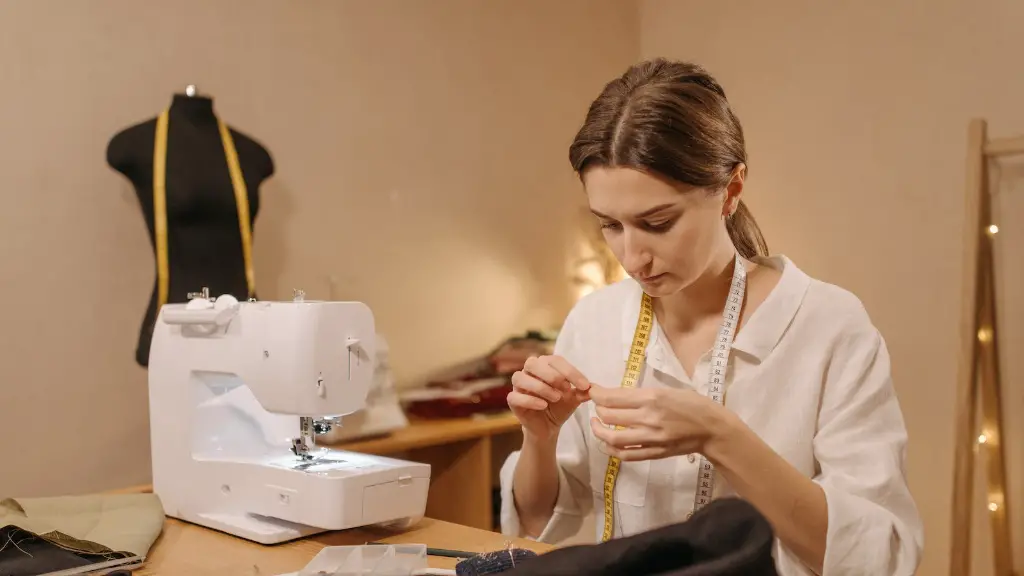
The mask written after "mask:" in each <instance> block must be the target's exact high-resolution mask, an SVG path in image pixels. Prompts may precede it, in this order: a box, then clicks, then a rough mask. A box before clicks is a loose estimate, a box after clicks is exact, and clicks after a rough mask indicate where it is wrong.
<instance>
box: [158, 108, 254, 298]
mask: <svg viewBox="0 0 1024 576" xmlns="http://www.w3.org/2000/svg"><path fill="white" fill-rule="evenodd" d="M169 121H170V110H164V111H163V112H161V113H160V116H159V117H157V120H156V145H155V146H154V148H153V220H154V226H153V228H154V231H155V233H156V273H157V307H156V309H157V312H159V311H160V308H161V307H163V305H164V304H166V303H167V292H168V290H169V288H168V286H169V283H170V280H169V275H170V272H169V270H168V265H167V125H168V123H169ZM217 125H218V128H219V129H220V139H221V142H222V143H223V144H224V155H225V156H226V157H227V163H228V171H229V172H230V173H231V186H232V187H233V188H234V189H235V205H236V206H237V208H238V227H239V229H240V230H241V232H242V258H243V259H244V260H245V282H246V284H247V285H248V291H249V298H252V297H254V295H255V294H256V274H255V272H254V271H253V265H252V230H251V228H250V226H249V193H248V190H247V189H246V187H245V179H244V178H242V168H241V165H240V164H239V163H238V152H237V151H236V150H235V141H234V140H233V139H232V138H231V131H230V130H228V127H227V125H226V124H224V122H222V121H221V120H220V119H219V118H218V119H217ZM197 289H198V287H197Z"/></svg>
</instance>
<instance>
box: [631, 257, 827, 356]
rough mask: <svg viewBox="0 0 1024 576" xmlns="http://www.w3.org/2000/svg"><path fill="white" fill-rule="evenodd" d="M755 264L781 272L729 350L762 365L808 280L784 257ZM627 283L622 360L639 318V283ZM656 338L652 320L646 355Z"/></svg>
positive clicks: (653, 348)
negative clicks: (754, 359)
mask: <svg viewBox="0 0 1024 576" xmlns="http://www.w3.org/2000/svg"><path fill="white" fill-rule="evenodd" d="M757 262H758V263H759V264H762V265H766V266H771V267H773V268H776V269H781V270H782V277H781V278H780V279H779V282H778V284H776V285H775V288H773V289H772V291H771V292H770V293H769V294H768V297H767V298H766V299H765V301H764V302H762V303H761V305H760V306H758V308H757V310H755V311H754V314H753V315H752V316H751V317H750V318H749V319H747V322H746V324H744V326H743V328H742V329H740V331H739V332H738V333H737V334H736V339H735V340H734V341H733V345H732V349H733V350H734V351H738V352H743V353H746V354H749V355H750V356H753V357H754V358H756V359H757V361H758V362H763V361H764V359H765V358H766V357H767V356H768V354H769V353H770V352H771V351H772V350H774V349H775V346H776V345H777V344H778V343H779V340H781V339H782V335H783V334H785V332H786V329H787V328H788V327H789V325H790V323H791V322H792V320H793V318H794V317H795V316H796V312H797V310H799V308H800V303H801V302H803V298H804V294H806V292H807V288H808V287H809V286H810V283H811V279H810V277H809V276H807V274H805V273H804V272H803V271H802V270H800V269H799V268H797V267H796V265H795V264H793V262H792V261H791V260H790V259H789V258H787V257H786V256H784V255H778V256H773V257H770V258H762V259H758V260H757ZM627 282H628V283H629V295H628V297H627V298H626V301H625V306H624V308H623V310H622V355H623V359H625V358H628V357H629V350H630V346H631V345H632V344H633V333H634V331H635V330H636V321H637V318H638V317H639V316H640V296H641V294H642V293H643V292H642V289H641V288H640V284H638V283H637V282H636V281H634V280H632V279H628V280H627ZM660 337H661V329H660V328H659V326H658V321H657V319H655V320H654V325H653V326H652V329H651V336H650V340H649V341H648V343H647V351H648V353H650V352H651V351H657V350H661V349H662V347H659V346H657V343H658V340H659V338H660ZM648 360H649V361H651V360H656V361H657V362H658V363H661V362H662V361H663V360H664V359H663V358H648Z"/></svg>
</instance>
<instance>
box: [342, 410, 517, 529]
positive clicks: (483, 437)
mask: <svg viewBox="0 0 1024 576" xmlns="http://www.w3.org/2000/svg"><path fill="white" fill-rule="evenodd" d="M522 438H523V436H522V428H521V426H520V424H519V421H518V420H516V418H515V416H513V415H512V413H511V412H503V413H500V414H498V415H495V416H484V417H474V418H454V419H447V420H413V421H411V422H410V424H409V426H408V427H406V428H402V429H399V430H395V431H394V432H392V433H390V434H389V435H387V436H383V437H380V438H374V439H370V440H360V441H354V442H341V443H336V444H329V445H330V446H331V447H332V448H338V449H342V450H352V451H355V452H362V453H366V454H378V455H382V456H383V455H387V456H392V457H395V458H402V459H404V460H411V461H413V462H423V463H426V464H430V493H429V496H428V497H427V513H426V515H427V516H428V517H430V518H435V519H438V520H445V521H448V522H452V523H455V524H461V525H463V526H470V527H473V528H480V529H483V530H494V529H495V528H496V527H495V525H494V521H493V506H494V502H493V497H492V490H493V488H494V487H495V486H496V485H497V480H496V478H497V471H498V469H499V468H500V466H501V463H502V462H503V461H504V460H505V458H506V457H507V456H508V454H509V452H511V451H512V450H516V449H518V448H519V447H520V446H521V445H522Z"/></svg>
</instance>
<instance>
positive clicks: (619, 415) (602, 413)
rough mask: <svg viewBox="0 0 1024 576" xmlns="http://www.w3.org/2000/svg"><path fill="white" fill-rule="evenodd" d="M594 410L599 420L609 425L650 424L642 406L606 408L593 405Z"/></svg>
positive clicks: (648, 416) (646, 425) (644, 425)
mask: <svg viewBox="0 0 1024 576" xmlns="http://www.w3.org/2000/svg"><path fill="white" fill-rule="evenodd" d="M594 412H595V413H596V414H597V417H598V418H600V419H601V422H604V423H605V424H607V425H609V426H642V427H648V426H650V425H651V424H652V422H651V417H650V415H649V414H647V412H646V411H645V410H644V409H642V408H606V407H604V406H594Z"/></svg>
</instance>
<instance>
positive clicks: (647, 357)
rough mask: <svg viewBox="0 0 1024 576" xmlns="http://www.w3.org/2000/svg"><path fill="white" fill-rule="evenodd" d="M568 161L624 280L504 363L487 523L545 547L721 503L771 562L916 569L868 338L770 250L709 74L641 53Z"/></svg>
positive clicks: (846, 301)
mask: <svg viewBox="0 0 1024 576" xmlns="http://www.w3.org/2000/svg"><path fill="white" fill-rule="evenodd" d="M569 157H570V161H571V162H572V166H573V168H574V169H575V170H576V172H577V173H578V175H579V177H580V179H581V181H582V183H583V186H584V188H585V191H586V194H587V199H588V201H589V204H590V208H591V210H592V211H593V213H594V215H595V217H597V218H598V220H599V221H600V223H601V226H602V227H603V232H604V237H605V239H606V240H607V242H608V245H609V246H610V248H611V250H612V251H613V252H614V254H615V256H616V258H617V259H618V261H619V262H620V263H621V264H622V266H623V268H624V269H625V270H626V271H627V272H628V274H629V276H630V278H627V279H626V280H624V281H622V282H619V283H617V284H614V285H612V286H609V287H606V288H604V289H602V290H599V291H597V292H595V293H593V294H590V295H588V296H587V297H585V298H583V299H582V300H581V301H580V302H579V303H578V304H577V305H576V306H575V307H574V308H573V310H572V311H571V312H570V313H569V315H568V317H567V318H566V320H565V323H564V325H563V328H562V331H561V333H560V335H559V338H558V341H557V343H556V346H555V353H554V355H552V356H550V357H542V358H531V359H530V360H529V361H528V362H527V363H526V365H525V367H524V369H523V370H522V371H520V372H517V373H516V374H515V375H514V377H513V379H512V383H513V388H514V391H513V392H511V393H510V394H509V396H508V404H509V406H510V407H511V409H512V411H513V413H514V414H515V415H516V417H517V418H518V419H519V421H520V422H521V423H522V427H523V433H524V440H523V445H522V449H521V450H520V451H519V452H517V453H515V454H513V455H512V456H511V457H510V458H509V460H508V461H507V462H506V463H505V465H504V467H503V468H502V473H501V483H502V495H503V497H502V531H503V532H505V533H506V534H515V535H521V536H526V537H530V538H535V539H539V540H542V541H547V542H555V543H557V542H560V541H563V540H565V539H567V538H569V537H571V536H574V535H575V534H576V533H577V532H579V531H580V530H581V526H583V520H585V519H593V520H594V522H595V523H596V535H597V537H598V539H602V538H603V539H607V538H609V537H616V536H622V535H629V534H635V533H637V532H641V531H645V530H648V529H652V528H655V527H658V526H663V525H666V524H670V523H675V522H682V521H684V520H686V518H687V517H688V516H689V514H691V513H692V512H693V511H694V510H695V509H697V508H700V507H702V506H703V505H705V504H706V503H707V501H708V500H709V499H710V497H711V496H712V495H713V496H715V497H718V496H721V495H735V496H739V497H741V498H744V499H746V500H747V501H748V502H750V503H751V504H753V505H754V506H755V507H756V508H757V509H758V510H759V511H760V512H761V513H762V514H763V515H764V516H765V517H766V518H767V519H768V521H769V522H770V523H771V525H772V527H773V528H774V531H775V535H776V547H775V551H774V555H775V559H776V563H777V565H778V569H779V571H780V573H781V574H786V575H791V574H809V573H816V574H827V575H839V574H865V575H871V576H886V575H900V576H902V575H910V574H913V573H914V571H915V570H916V568H917V566H918V564H919V562H920V556H921V549H922V546H923V534H922V532H923V530H922V526H921V521H920V517H919V514H918V511H917V508H916V506H915V503H914V501H913V498H912V497H911V495H910V492H909V490H908V488H907V483H906V479H905V475H904V458H905V456H904V454H905V450H906V443H907V433H906V429H905V427H904V423H903V417H902V414H901V411H900V407H899V404H898V401H897V398H896V396H895V393H894V391H893V387H892V381H891V377H890V368H889V356H888V352H887V350H886V346H885V343H884V341H883V339H882V337H881V335H880V334H879V332H878V330H877V329H876V328H875V327H874V326H873V325H872V323H871V320H870V318H869V317H868V314H867V313H866V311H865V310H864V307H863V306H862V304H861V303H860V301H859V300H858V299H857V298H856V297H855V296H853V295H852V294H850V293H849V292H847V291H845V290H843V289H841V288H838V287H836V286H832V285H829V284H826V283H824V282H821V281H818V280H815V279H813V278H810V277H808V276H807V275H806V274H805V273H804V272H802V271H801V270H800V269H799V268H797V266H796V265H795V264H793V262H791V261H790V260H789V259H787V258H786V257H784V256H774V257H769V255H768V253H767V248H766V246H765V242H764V240H763V238H762V237H761V233H760V231H759V230H758V227H757V225H756V223H755V222H754V219H753V217H752V216H751V215H750V212H749V211H748V210H747V208H746V207H745V206H744V204H743V202H742V200H741V195H742V192H743V184H744V180H745V178H746V151H745V149H744V141H743V131H742V128H741V127H740V123H739V120H737V118H736V116H735V115H734V114H733V113H732V111H731V110H730V108H729V104H728V102H727V100H726V97H725V93H724V91H723V90H722V88H721V86H719V84H718V83H717V82H716V81H715V79H714V78H712V77H711V76H710V75H709V74H708V73H707V72H705V71H704V70H703V69H702V68H700V67H699V66H695V65H693V64H688V63H681V62H669V61H665V60H660V59H659V60H654V61H649V62H644V63H641V64H638V65H636V66H634V67H632V68H630V69H629V70H628V71H627V72H626V73H625V74H624V75H623V76H622V77H621V78H618V79H616V80H614V81H612V82H610V83H609V84H608V85H607V86H606V87H605V89H604V91H603V92H602V93H601V94H600V96H598V98H597V99H596V100H595V101H594V102H593V104H592V105H591V107H590V110H589V113H588V114H587V117H586V120H585V122H584V124H583V127H582V128H581V129H580V131H579V133H578V134H577V135H576V139H575V140H574V141H573V143H572V145H571V146H570V149H569ZM643 310H646V312H642V311H643ZM631 356H632V358H631ZM630 367H632V368H634V370H633V373H634V374H633V376H631V375H630V372H631V371H630V370H629V368H630ZM624 373H625V376H624ZM616 464H617V474H616V473H615V469H616ZM606 479H609V480H610V481H611V483H610V488H607V489H606V484H608V483H607V482H606ZM606 509H607V510H608V511H609V512H610V513H607V514H606V512H605V510H606ZM584 534H589V531H588V532H585V533H584ZM587 539H588V540H589V537H588V538H587Z"/></svg>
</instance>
